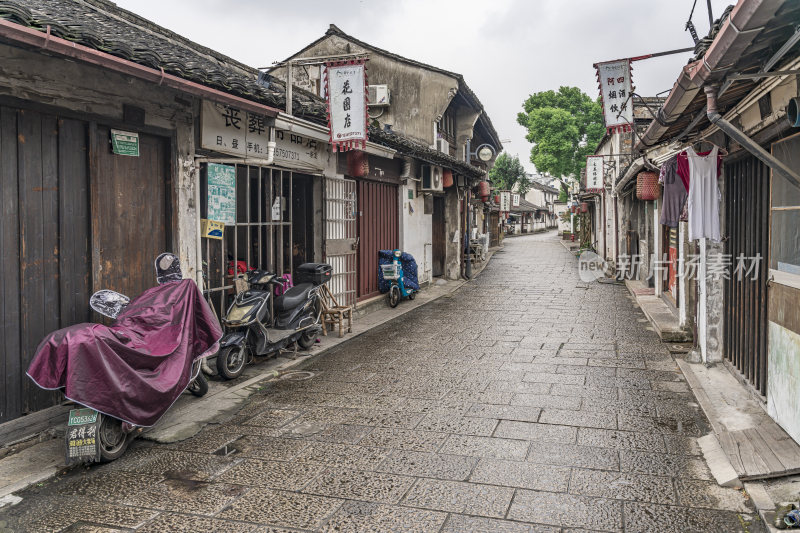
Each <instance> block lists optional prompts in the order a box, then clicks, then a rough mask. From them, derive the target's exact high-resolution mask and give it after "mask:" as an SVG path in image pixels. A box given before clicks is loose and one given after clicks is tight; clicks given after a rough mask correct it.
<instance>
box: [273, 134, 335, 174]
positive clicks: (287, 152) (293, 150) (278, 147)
mask: <svg viewBox="0 0 800 533" xmlns="http://www.w3.org/2000/svg"><path fill="white" fill-rule="evenodd" d="M324 145H325V143H324V142H320V141H318V140H316V139H312V138H310V137H303V136H302V135H297V134H295V133H292V132H290V131H283V130H275V164H277V165H282V166H285V167H300V168H308V169H312V170H322V169H323V168H325V163H324V162H323V161H322V150H323V147H324Z"/></svg>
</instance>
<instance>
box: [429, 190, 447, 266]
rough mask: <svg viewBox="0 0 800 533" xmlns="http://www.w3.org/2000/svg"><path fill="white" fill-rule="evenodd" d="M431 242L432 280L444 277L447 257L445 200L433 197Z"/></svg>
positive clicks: (442, 197) (441, 197)
mask: <svg viewBox="0 0 800 533" xmlns="http://www.w3.org/2000/svg"><path fill="white" fill-rule="evenodd" d="M432 233H433V237H432V240H431V256H432V257H431V269H432V275H433V277H434V278H438V277H441V276H444V263H445V257H446V256H447V226H446V225H445V198H444V196H434V197H433V220H432Z"/></svg>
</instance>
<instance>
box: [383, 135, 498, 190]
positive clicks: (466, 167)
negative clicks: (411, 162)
mask: <svg viewBox="0 0 800 533" xmlns="http://www.w3.org/2000/svg"><path fill="white" fill-rule="evenodd" d="M369 140H370V141H372V142H376V143H378V144H381V145H383V146H388V147H389V148H394V149H395V150H397V151H398V152H401V153H403V154H405V155H409V156H411V157H415V158H417V159H420V160H422V161H425V162H426V163H431V164H433V165H440V166H443V167H447V168H449V169H451V170H454V171H456V172H457V173H459V174H462V175H464V176H467V177H469V178H475V179H477V178H480V177H482V176H483V175H484V174H485V172H484V170H482V169H480V168H478V167H475V166H472V165H470V164H468V163H466V162H464V161H459V160H458V159H456V158H454V157H451V156H449V155H447V154H445V153H443V152H439V151H438V150H434V149H432V148H429V147H428V146H425V145H424V144H420V143H418V142H417V141H414V140H411V139H409V138H408V137H405V136H403V135H400V134H398V133H396V132H394V131H385V130H382V129H380V128H376V127H375V126H370V127H369Z"/></svg>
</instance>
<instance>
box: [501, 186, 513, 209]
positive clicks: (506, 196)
mask: <svg viewBox="0 0 800 533" xmlns="http://www.w3.org/2000/svg"><path fill="white" fill-rule="evenodd" d="M500 211H501V212H504V213H508V212H509V211H511V191H500Z"/></svg>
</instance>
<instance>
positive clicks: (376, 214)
mask: <svg viewBox="0 0 800 533" xmlns="http://www.w3.org/2000/svg"><path fill="white" fill-rule="evenodd" d="M357 183H358V239H359V242H358V296H357V298H358V300H359V301H361V300H365V299H367V298H370V297H372V296H377V295H378V294H380V292H379V290H378V251H379V250H394V249H396V248H397V247H398V246H399V244H398V241H399V236H398V234H399V231H398V225H399V220H398V209H397V186H396V185H391V184H387V183H378V182H374V181H366V180H359V181H357Z"/></svg>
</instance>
